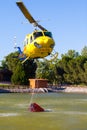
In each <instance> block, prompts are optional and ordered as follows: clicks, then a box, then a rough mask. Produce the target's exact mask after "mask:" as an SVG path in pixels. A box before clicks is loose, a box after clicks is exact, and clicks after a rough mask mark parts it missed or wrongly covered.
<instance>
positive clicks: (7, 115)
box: [0, 113, 19, 117]
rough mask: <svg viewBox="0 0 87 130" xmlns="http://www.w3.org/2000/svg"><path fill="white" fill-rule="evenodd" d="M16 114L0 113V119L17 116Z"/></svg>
mask: <svg viewBox="0 0 87 130" xmlns="http://www.w3.org/2000/svg"><path fill="white" fill-rule="evenodd" d="M18 115H19V114H18V113H0V117H10V116H18Z"/></svg>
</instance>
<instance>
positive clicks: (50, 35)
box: [44, 32, 52, 38]
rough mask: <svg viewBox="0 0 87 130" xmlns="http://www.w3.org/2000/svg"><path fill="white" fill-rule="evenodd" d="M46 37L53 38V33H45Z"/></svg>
mask: <svg viewBox="0 0 87 130" xmlns="http://www.w3.org/2000/svg"><path fill="white" fill-rule="evenodd" d="M44 35H45V36H48V37H50V38H52V33H51V32H44Z"/></svg>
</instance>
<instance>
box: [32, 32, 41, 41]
mask: <svg viewBox="0 0 87 130" xmlns="http://www.w3.org/2000/svg"><path fill="white" fill-rule="evenodd" d="M33 36H34V39H36V38H37V37H40V36H43V33H42V32H34V33H33Z"/></svg>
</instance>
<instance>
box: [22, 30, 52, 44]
mask: <svg viewBox="0 0 87 130" xmlns="http://www.w3.org/2000/svg"><path fill="white" fill-rule="evenodd" d="M27 36H28V35H27ZM40 36H47V37H49V38H52V33H51V32H48V31H34V32H33V33H32V34H31V35H30V37H26V38H25V40H24V45H26V44H28V42H30V43H32V42H33V40H35V39H36V38H38V37H40Z"/></svg>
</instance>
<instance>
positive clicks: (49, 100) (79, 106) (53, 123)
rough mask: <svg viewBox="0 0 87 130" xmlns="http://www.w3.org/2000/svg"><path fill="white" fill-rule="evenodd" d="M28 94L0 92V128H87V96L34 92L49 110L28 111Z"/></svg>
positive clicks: (56, 129)
mask: <svg viewBox="0 0 87 130" xmlns="http://www.w3.org/2000/svg"><path fill="white" fill-rule="evenodd" d="M30 99H31V94H26V93H25V94H23V93H21V94H18V93H16V94H0V130H87V95H86V94H66V93H46V94H35V95H34V98H33V102H36V103H38V104H39V105H41V107H43V108H45V109H46V110H50V111H49V112H36V113H32V112H29V111H28V107H29V103H30Z"/></svg>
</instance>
